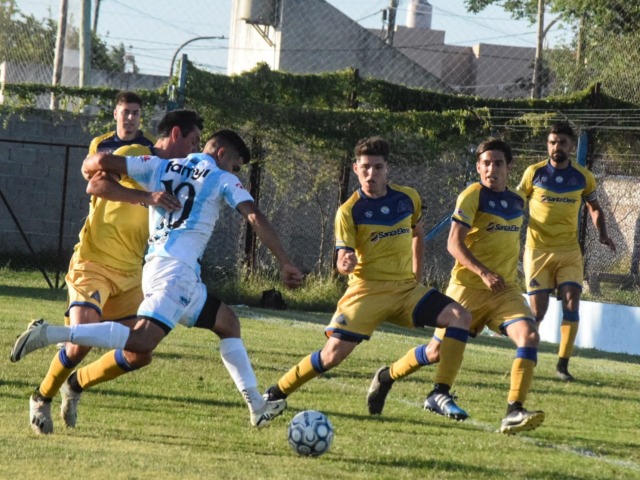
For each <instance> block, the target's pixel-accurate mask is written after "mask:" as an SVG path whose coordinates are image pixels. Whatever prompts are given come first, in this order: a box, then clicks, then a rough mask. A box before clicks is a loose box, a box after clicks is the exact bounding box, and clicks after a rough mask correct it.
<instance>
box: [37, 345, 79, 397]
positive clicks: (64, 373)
mask: <svg viewBox="0 0 640 480" xmlns="http://www.w3.org/2000/svg"><path fill="white" fill-rule="evenodd" d="M76 365H77V363H76V362H72V361H71V360H69V357H67V352H66V350H65V349H64V347H63V348H61V349H60V350H59V351H58V352H57V353H56V356H55V357H54V358H53V360H52V361H51V365H49V371H48V372H47V375H46V376H45V377H44V379H43V380H42V383H41V384H40V387H39V388H38V391H39V392H40V395H42V396H43V397H45V398H53V397H55V396H56V394H57V393H58V391H59V390H60V387H61V386H62V384H63V383H64V381H65V380H66V379H67V378H68V377H69V375H71V372H73V369H74V368H75V367H76Z"/></svg>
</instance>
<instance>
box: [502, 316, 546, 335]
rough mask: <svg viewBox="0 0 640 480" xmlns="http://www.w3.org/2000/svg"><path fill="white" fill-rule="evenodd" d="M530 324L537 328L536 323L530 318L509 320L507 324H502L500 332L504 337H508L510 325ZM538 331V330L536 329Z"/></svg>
mask: <svg viewBox="0 0 640 480" xmlns="http://www.w3.org/2000/svg"><path fill="white" fill-rule="evenodd" d="M522 321H525V322H529V323H530V324H531V325H532V326H534V327H535V325H536V321H535V320H534V319H533V318H529V317H519V318H512V319H511V320H507V321H506V322H504V323H502V324H500V331H501V332H502V334H503V335H505V336H506V335H507V327H508V326H509V325H513V324H514V323H518V322H522ZM536 330H537V328H536Z"/></svg>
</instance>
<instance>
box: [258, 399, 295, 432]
mask: <svg viewBox="0 0 640 480" xmlns="http://www.w3.org/2000/svg"><path fill="white" fill-rule="evenodd" d="M286 408H287V401H286V400H274V401H267V402H264V407H262V408H261V409H260V410H257V411H255V412H251V425H253V426H254V427H258V428H264V427H266V426H267V425H269V423H271V420H273V419H274V418H276V417H277V416H279V415H281V414H282V412H284V411H285V409H286Z"/></svg>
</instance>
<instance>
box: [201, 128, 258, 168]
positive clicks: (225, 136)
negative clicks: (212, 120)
mask: <svg viewBox="0 0 640 480" xmlns="http://www.w3.org/2000/svg"><path fill="white" fill-rule="evenodd" d="M211 140H214V141H215V143H216V146H218V147H223V148H229V147H231V148H233V149H235V150H236V151H237V152H238V155H239V156H240V158H242V162H243V163H249V160H251V152H250V151H249V147H247V144H246V143H244V140H242V138H241V137H240V135H238V134H237V133H236V132H234V131H233V130H228V129H225V128H223V129H221V130H218V131H216V132H213V133H212V134H211V136H210V137H209V138H207V143H208V142H209V141H211Z"/></svg>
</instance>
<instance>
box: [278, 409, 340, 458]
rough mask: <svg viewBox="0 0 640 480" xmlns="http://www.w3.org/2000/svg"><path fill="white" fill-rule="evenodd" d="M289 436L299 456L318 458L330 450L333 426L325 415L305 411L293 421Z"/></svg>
mask: <svg viewBox="0 0 640 480" xmlns="http://www.w3.org/2000/svg"><path fill="white" fill-rule="evenodd" d="M287 436H288V439H289V445H291V448H292V449H293V451H294V452H296V453H297V454H298V455H304V456H313V457H317V456H319V455H322V454H323V453H326V452H327V451H328V450H329V447H330V446H331V442H332V441H333V425H331V422H330V421H329V419H328V418H327V416H326V415H325V414H324V413H322V412H317V411H315V410H305V411H304V412H300V413H298V414H297V415H296V416H295V417H293V418H292V419H291V423H289V430H288V433H287Z"/></svg>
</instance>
